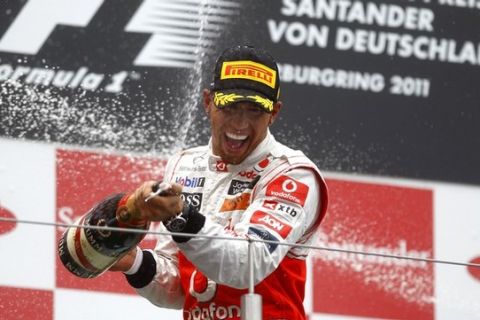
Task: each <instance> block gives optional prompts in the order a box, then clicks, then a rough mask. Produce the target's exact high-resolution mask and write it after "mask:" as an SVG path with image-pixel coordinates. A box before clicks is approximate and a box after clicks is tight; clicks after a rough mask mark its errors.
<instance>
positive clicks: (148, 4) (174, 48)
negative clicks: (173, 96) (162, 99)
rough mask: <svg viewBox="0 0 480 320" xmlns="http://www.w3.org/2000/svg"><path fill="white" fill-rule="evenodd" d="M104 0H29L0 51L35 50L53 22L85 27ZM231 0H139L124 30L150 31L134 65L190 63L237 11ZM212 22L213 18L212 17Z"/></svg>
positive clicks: (183, 65)
mask: <svg viewBox="0 0 480 320" xmlns="http://www.w3.org/2000/svg"><path fill="white" fill-rule="evenodd" d="M104 2H105V0H70V1H65V0H29V1H27V2H26V3H25V5H24V6H23V8H22V10H21V11H20V13H19V14H18V16H17V17H16V19H15V20H14V22H13V23H12V24H11V25H10V27H9V28H8V29H7V31H6V32H5V34H4V35H3V37H2V38H1V39H0V51H5V52H12V53H20V54H28V55H35V54H37V53H38V52H39V50H40V49H41V48H42V46H43V45H44V44H45V42H46V41H47V39H48V38H49V36H50V35H51V33H52V32H53V31H54V29H55V27H56V26H58V25H67V26H74V27H81V28H84V27H86V26H87V25H88V24H89V23H90V21H91V20H92V18H93V17H94V16H95V15H96V13H97V12H98V10H99V9H100V7H101V6H102V5H103V3H104ZM239 7H240V4H239V3H236V2H234V1H231V0H220V1H216V2H215V5H214V6H209V5H208V4H207V3H206V2H205V3H203V2H201V1H192V2H185V1H179V0H144V1H143V2H142V4H141V5H140V7H139V8H138V10H137V11H136V13H135V14H134V15H133V17H132V18H131V19H130V21H129V22H128V23H127V25H126V26H125V29H124V30H123V31H126V32H135V33H148V34H151V36H150V38H149V39H148V41H147V42H146V44H145V46H144V47H143V48H142V49H141V51H140V53H139V54H138V55H137V57H136V58H135V61H134V62H133V65H137V66H162V67H179V68H191V67H193V65H194V63H195V61H196V60H197V59H198V56H199V53H200V52H199V51H201V48H203V47H205V46H207V45H210V44H212V43H213V42H214V40H215V39H216V38H218V37H219V36H220V33H219V32H218V28H219V27H225V26H226V25H227V24H228V23H230V21H232V16H234V15H237V14H238V12H239ZM212 22H213V23H212Z"/></svg>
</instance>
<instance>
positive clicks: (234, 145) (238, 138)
mask: <svg viewBox="0 0 480 320" xmlns="http://www.w3.org/2000/svg"><path fill="white" fill-rule="evenodd" d="M225 138H226V139H225V141H226V142H227V146H228V147H229V148H230V149H232V150H239V149H240V148H242V147H243V145H244V144H245V142H246V141H247V139H248V135H243V134H242V135H239V134H234V133H229V132H226V133H225Z"/></svg>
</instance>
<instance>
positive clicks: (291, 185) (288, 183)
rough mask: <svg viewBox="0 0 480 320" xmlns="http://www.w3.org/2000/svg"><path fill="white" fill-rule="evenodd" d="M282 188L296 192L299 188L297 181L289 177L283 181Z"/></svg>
mask: <svg viewBox="0 0 480 320" xmlns="http://www.w3.org/2000/svg"><path fill="white" fill-rule="evenodd" d="M282 189H283V191H285V192H295V191H297V189H298V186H297V183H296V182H295V181H293V180H292V179H287V180H285V181H284V182H283V183H282Z"/></svg>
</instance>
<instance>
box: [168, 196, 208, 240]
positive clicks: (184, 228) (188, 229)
mask: <svg viewBox="0 0 480 320" xmlns="http://www.w3.org/2000/svg"><path fill="white" fill-rule="evenodd" d="M164 224H165V228H166V229H167V230H168V231H170V232H175V233H198V232H199V231H200V229H202V228H203V226H204V225H205V216H204V215H202V214H201V213H200V212H199V211H198V209H197V208H195V207H193V206H190V205H188V204H184V206H183V210H182V213H181V214H179V215H178V216H177V217H174V218H173V219H170V220H169V221H166V222H165V223H164ZM172 238H173V240H174V241H175V242H179V243H181V242H187V241H188V240H190V239H191V237H188V236H176V235H174V236H172Z"/></svg>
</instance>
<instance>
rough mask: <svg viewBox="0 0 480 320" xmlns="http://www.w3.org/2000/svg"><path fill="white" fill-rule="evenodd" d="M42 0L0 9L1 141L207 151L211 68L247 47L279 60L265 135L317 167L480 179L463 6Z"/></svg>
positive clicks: (436, 1)
mask: <svg viewBox="0 0 480 320" xmlns="http://www.w3.org/2000/svg"><path fill="white" fill-rule="evenodd" d="M44 3H46V1H44V0H30V1H17V0H15V1H14V0H3V1H2V2H1V3H0V105H1V106H0V125H1V126H0V135H3V136H8V137H17V138H26V139H35V140H42V141H52V142H61V143H67V144H75V145H86V146H91V147H101V148H111V149H120V150H126V151H142V152H143V151H153V150H156V151H157V152H163V153H165V154H169V153H171V152H173V151H174V150H175V149H177V148H181V147H185V146H191V145H195V144H198V143H205V142H206V141H207V140H208V134H209V131H208V124H207V122H206V119H205V116H204V114H203V112H202V107H201V99H200V97H201V90H202V88H203V87H204V86H206V85H207V84H208V82H209V81H210V78H211V74H210V73H209V70H210V69H211V66H212V64H213V59H214V58H215V56H216V55H217V53H218V52H219V51H220V50H222V49H223V48H224V47H226V46H229V45H232V44H237V43H250V44H253V45H256V46H261V47H264V48H266V49H268V50H269V51H271V52H272V54H273V55H274V56H275V57H276V58H277V61H278V63H279V64H280V66H281V77H282V79H283V85H282V88H281V92H282V93H281V98H282V100H283V102H284V107H283V109H282V113H281V118H280V121H278V122H277V123H276V124H275V125H274V126H273V128H272V131H273V132H274V133H275V135H276V136H277V137H278V139H279V140H281V141H282V142H285V143H287V144H289V145H291V146H293V147H298V148H301V149H303V150H304V151H305V152H306V153H307V154H308V155H309V156H310V157H311V158H312V159H313V160H314V161H315V162H316V163H317V164H318V165H319V166H320V167H321V168H322V169H324V170H330V171H340V172H351V173H364V174H374V175H386V176H398V177H408V178H418V179H428V180H439V181H450V182H461V183H471V184H480V170H478V169H477V164H478V163H480V129H479V125H478V123H479V119H480V110H479V109H480V108H479V103H478V101H479V100H480V99H479V98H480V90H479V89H478V83H479V80H480V73H479V68H480V66H479V65H480V48H479V44H480V34H479V33H478V32H477V30H478V28H479V26H480V11H479V10H480V9H478V8H477V7H480V5H477V4H476V3H475V2H472V1H453V0H452V1H450V0H430V1H427V0H425V1H348V0H336V1H334V0H330V1H328V0H323V1H320V0H319V1H313V0H308V1H305V0H304V1H301V0H284V1H277V0H275V1H274V0H270V1H253V0H244V1H237V2H234V1H207V0H205V1H198V2H191V1H181V0H177V1H166V0H145V1H141V0H104V1H102V0H89V1H83V2H81V1H79V2H78V4H73V5H72V7H71V8H70V10H74V11H73V12H74V13H76V14H70V13H69V11H68V10H67V9H58V8H52V7H50V8H47V9H45V8H44V9H39V8H40V7H35V6H41V5H42V4H44ZM59 3H60V2H59ZM80 6H81V7H80ZM27 9H28V10H27ZM54 9H58V10H57V11H59V12H61V14H60V16H61V19H60V18H58V17H57V16H55V15H53V14H51V11H53V10H54ZM42 10H46V13H45V12H43V11H42ZM49 10H50V11H49ZM75 10H76V11H77V12H76V11H75ZM25 12H26V13H25ZM22 15H25V17H22ZM35 15H37V16H39V17H35ZM40 16H41V17H40ZM79 17H80V18H79ZM45 21H47V22H48V21H50V22H51V24H52V25H53V27H52V29H51V31H49V32H45V31H42V30H44V29H42V28H44V27H46V26H47V27H48V25H47V24H48V23H46V22H45ZM22 24H23V25H24V27H25V29H18V30H24V31H23V33H20V35H21V36H17V37H16V38H15V39H16V40H15V41H8V39H9V37H11V34H13V31H12V30H14V29H15V28H19V26H21V25H22ZM14 27H15V28H14ZM29 28H30V29H29ZM32 28H33V29H32ZM38 30H40V31H42V32H43V33H47V34H48V37H46V38H45V39H44V40H43V41H40V44H41V45H40V46H39V47H38V49H36V50H35V49H32V48H31V47H33V45H31V44H32V43H33V42H34V40H35V41H38V39H39V38H40V36H39V35H38V34H41V33H42V32H36V31H38ZM18 32H20V31H18ZM9 33H10V34H9ZM29 39H30V40H29ZM29 41H30V42H29ZM25 43H26V44H25ZM29 43H30V45H29ZM22 45H23V47H22ZM27 47H30V49H29V48H27ZM28 50H30V52H27V51H28ZM169 64H170V65H169Z"/></svg>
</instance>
